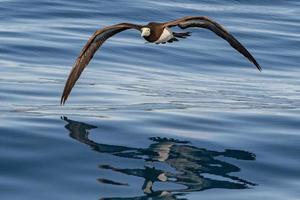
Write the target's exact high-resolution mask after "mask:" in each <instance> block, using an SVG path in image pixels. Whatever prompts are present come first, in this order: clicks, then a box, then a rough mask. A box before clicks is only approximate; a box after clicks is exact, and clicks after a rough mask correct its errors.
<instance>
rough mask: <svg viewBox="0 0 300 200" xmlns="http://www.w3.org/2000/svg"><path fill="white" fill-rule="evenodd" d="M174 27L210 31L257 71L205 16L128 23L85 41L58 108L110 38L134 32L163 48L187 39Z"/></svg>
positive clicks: (239, 46) (240, 47) (237, 44)
mask: <svg viewBox="0 0 300 200" xmlns="http://www.w3.org/2000/svg"><path fill="white" fill-rule="evenodd" d="M175 26H178V27H179V28H181V29H186V28H191V27H199V28H206V29H209V30H211V31H213V32H214V33H215V34H217V35H218V36H220V37H221V38H223V39H224V40H226V41H227V42H228V43H229V44H230V45H231V46H232V47H233V48H234V49H236V50H237V51H238V52H240V53H241V54H243V55H244V56H245V57H246V58H247V59H248V60H249V61H251V62H252V63H253V64H254V65H255V66H256V67H257V69H258V70H259V71H261V67H260V66H259V64H258V63H257V62H256V60H255V59H254V57H253V56H252V55H251V54H250V53H249V51H248V50H247V49H246V48H245V47H244V46H243V45H242V44H241V43H240V42H239V41H238V40H237V39H235V37H233V35H231V34H230V33H229V32H228V31H227V30H226V29H225V28H224V27H223V26H221V25H220V24H218V23H217V22H215V21H213V20H212V19H210V18H208V17H206V16H199V17H183V18H180V19H177V20H174V21H169V22H165V23H157V22H150V23H149V24H147V25H137V24H130V23H121V24H116V25H113V26H108V27H105V28H102V29H99V30H97V31H96V32H95V33H94V34H93V35H92V36H91V37H90V39H89V40H88V41H87V43H86V44H85V46H84V47H83V49H82V50H81V52H80V54H79V56H78V58H77V59H76V61H75V64H74V66H73V68H72V70H71V72H70V74H69V77H68V80H67V82H66V84H65V88H64V91H63V94H62V96H61V102H60V103H61V104H64V103H65V102H66V100H67V98H68V96H69V95H70V92H71V90H72V88H73V86H74V85H75V83H76V81H77V80H78V78H79V76H80V74H81V73H82V71H83V70H84V68H85V67H86V66H87V65H88V63H89V62H90V60H91V59H92V58H93V56H94V54H95V52H96V51H97V49H99V47H100V46H101V45H102V44H103V43H104V42H105V41H106V40H107V39H108V38H110V37H112V36H114V35H115V34H117V33H120V32H122V31H125V30H128V29H136V30H138V31H140V32H141V36H142V37H143V38H144V39H145V40H147V41H148V42H150V43H155V44H165V43H166V42H168V43H172V42H174V41H178V38H186V37H188V36H190V32H181V33H176V32H173V31H172V30H171V29H170V28H172V27H175Z"/></svg>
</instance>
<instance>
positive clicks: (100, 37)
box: [60, 23, 141, 104]
mask: <svg viewBox="0 0 300 200" xmlns="http://www.w3.org/2000/svg"><path fill="white" fill-rule="evenodd" d="M140 28H141V26H139V25H136V24H128V23H122V24H117V25H113V26H109V27H106V28H103V29H100V30H97V31H96V32H95V33H94V34H93V35H92V36H91V37H90V39H89V40H88V41H87V43H86V44H85V46H84V47H83V49H82V50H81V52H80V55H79V56H78V58H77V59H76V61H75V64H74V66H73V68H72V70H71V72H70V74H69V77H68V80H67V82H66V84H65V88H64V91H63V94H62V96H61V100H60V103H61V104H64V103H65V102H66V100H67V98H68V96H69V95H70V93H71V90H72V88H73V87H74V85H75V83H76V81H77V80H78V78H79V77H80V75H81V73H82V71H83V70H84V68H85V67H86V66H87V65H88V63H89V62H90V60H91V59H92V58H93V56H94V54H95V52H96V51H97V50H98V49H99V47H100V46H101V45H102V44H103V43H104V42H105V41H106V40H107V39H108V38H110V37H112V36H113V35H115V34H117V33H119V32H121V31H124V30H127V29H137V30H140Z"/></svg>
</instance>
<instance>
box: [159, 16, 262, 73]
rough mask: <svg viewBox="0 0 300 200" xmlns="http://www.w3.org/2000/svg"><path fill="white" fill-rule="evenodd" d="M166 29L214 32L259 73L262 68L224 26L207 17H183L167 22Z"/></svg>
mask: <svg viewBox="0 0 300 200" xmlns="http://www.w3.org/2000/svg"><path fill="white" fill-rule="evenodd" d="M163 26H164V27H174V26H179V27H180V28H181V29H186V28H190V27H199V28H206V29H209V30H211V31H213V32H214V33H215V34H217V35H218V36H220V37H221V38H223V39H224V40H226V41H227V42H228V43H229V44H230V45H231V46H232V47H233V48H234V49H236V50H237V51H238V52H240V53H241V54H243V55H244V56H245V57H246V58H247V59H248V60H250V61H251V62H252V63H253V64H254V65H255V66H256V67H257V69H258V70H259V71H261V67H260V66H259V64H258V63H257V61H256V60H255V59H254V57H253V56H252V55H251V54H250V53H249V51H248V50H247V49H246V48H245V47H244V46H243V45H242V44H241V43H240V42H239V41H238V40H237V39H235V37H233V35H231V34H230V33H229V32H228V31H227V30H226V29H225V28H224V27H223V26H221V25H220V24H218V23H217V22H215V21H213V20H211V19H210V18H208V17H205V16H199V17H183V18H180V19H177V20H174V21H170V22H166V23H164V24H163Z"/></svg>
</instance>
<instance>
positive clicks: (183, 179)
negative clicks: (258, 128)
mask: <svg viewBox="0 0 300 200" xmlns="http://www.w3.org/2000/svg"><path fill="white" fill-rule="evenodd" d="M62 119H63V120H64V121H66V122H67V125H66V126H65V127H66V129H68V130H69V131H70V136H71V137H72V138H74V139H76V140H78V141H79V142H81V143H84V144H86V145H88V146H90V147H91V148H92V149H93V150H95V151H98V152H101V153H107V154H110V155H114V156H117V157H122V158H129V159H139V160H143V161H145V166H144V167H142V168H117V167H114V166H111V165H100V166H99V168H101V169H104V170H110V171H112V172H118V173H121V174H125V175H130V176H135V177H140V178H143V179H144V183H143V185H142V186H141V188H142V192H143V195H141V196H138V197H131V198H105V199H148V198H151V197H153V198H158V199H159V198H161V199H183V198H182V196H183V195H184V194H185V193H188V192H195V191H202V190H207V189H213V188H222V189H246V188H249V187H251V186H255V183H251V182H249V181H247V180H244V179H242V178H239V177H238V176H233V175H230V174H231V173H232V172H238V171H240V168H239V167H238V166H236V165H234V164H231V163H229V162H228V161H224V160H225V159H222V158H224V157H227V158H233V159H238V160H255V155H254V154H252V153H249V152H247V151H241V150H229V149H226V150H225V151H223V152H218V151H212V150H207V149H205V148H199V147H195V146H192V145H190V144H189V143H188V142H186V141H179V140H176V139H172V138H161V137H153V138H150V140H151V141H152V143H151V145H150V146H149V147H146V148H131V147H126V146H118V145H109V144H101V143H96V142H94V141H92V140H90V139H89V138H88V135H89V130H91V129H95V128H97V127H96V126H93V125H89V124H86V123H83V122H77V121H73V120H70V119H68V118H66V117H62ZM226 160H228V159H226ZM154 163H163V164H165V165H167V166H169V167H171V168H172V169H173V170H169V169H168V170H166V169H161V168H158V167H154ZM98 181H99V182H100V183H102V184H111V185H115V186H128V185H129V184H130V183H121V182H116V181H113V180H109V179H104V178H99V179H98ZM155 182H160V183H169V184H171V185H174V184H177V185H179V186H181V187H180V188H178V186H177V187H176V189H174V187H173V188H170V189H162V190H160V189H158V190H154V189H153V185H154V183H155Z"/></svg>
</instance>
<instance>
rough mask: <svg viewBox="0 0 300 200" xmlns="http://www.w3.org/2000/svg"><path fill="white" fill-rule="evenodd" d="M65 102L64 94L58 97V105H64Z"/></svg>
mask: <svg viewBox="0 0 300 200" xmlns="http://www.w3.org/2000/svg"><path fill="white" fill-rule="evenodd" d="M65 102H66V99H65V98H64V96H62V97H61V99H60V105H61V106H64V105H65Z"/></svg>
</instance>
